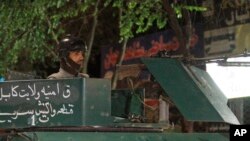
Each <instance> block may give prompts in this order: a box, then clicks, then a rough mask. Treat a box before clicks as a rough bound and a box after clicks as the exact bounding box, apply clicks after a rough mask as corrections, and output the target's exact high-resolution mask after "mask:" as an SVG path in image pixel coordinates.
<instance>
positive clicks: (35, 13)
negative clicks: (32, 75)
mask: <svg viewBox="0 0 250 141" xmlns="http://www.w3.org/2000/svg"><path fill="white" fill-rule="evenodd" d="M102 4H103V2H102V3H101V0H85V1H81V0H78V1H72V0H71V1H70V0H53V1H50V0H43V1H40V0H31V1H20V0H13V1H11V2H10V1H7V0H5V1H1V6H0V10H1V13H0V19H1V21H2V22H1V23H0V28H1V31H0V46H1V48H0V60H1V61H0V65H1V68H0V74H2V75H3V74H4V72H6V69H17V70H21V71H31V70H32V69H33V68H32V67H33V66H32V64H33V63H39V62H45V61H46V59H47V58H52V59H49V61H52V62H56V61H57V60H58V58H57V55H56V48H55V47H56V46H57V44H58V40H59V39H60V38H62V37H63V36H65V34H72V35H75V36H78V37H81V38H82V39H84V40H85V41H86V44H87V45H88V49H89V50H88V52H87V54H86V57H87V58H86V61H85V63H84V65H85V67H86V68H85V69H84V70H83V71H85V72H86V71H87V64H88V61H89V57H90V54H91V50H92V46H96V45H95V44H94V43H93V42H94V38H95V37H96V33H97V36H99V34H100V33H101V32H100V29H99V30H96V28H99V27H98V25H97V22H98V20H97V19H98V16H99V15H100V14H102V13H101V12H105V11H104V10H103V9H104V8H105V7H104V5H102ZM99 9H101V11H98V10H99ZM103 19H104V18H103ZM3 21H4V22H3ZM100 27H101V26H100ZM101 28H102V27H101ZM90 29H91V30H90ZM102 30H105V29H103V28H102ZM97 38H98V37H97ZM99 38H100V37H99ZM109 40H110V39H109ZM98 43H99V42H98ZM22 62H25V63H22ZM21 64H25V67H24V66H23V65H21Z"/></svg>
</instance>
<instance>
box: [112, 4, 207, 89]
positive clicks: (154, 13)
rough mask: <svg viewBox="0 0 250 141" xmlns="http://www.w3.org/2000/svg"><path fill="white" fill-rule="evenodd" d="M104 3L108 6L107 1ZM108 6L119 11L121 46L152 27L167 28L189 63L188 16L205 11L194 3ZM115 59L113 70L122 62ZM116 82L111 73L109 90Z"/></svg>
mask: <svg viewBox="0 0 250 141" xmlns="http://www.w3.org/2000/svg"><path fill="white" fill-rule="evenodd" d="M108 2H110V3H111V1H110V0H108ZM112 4H113V7H117V8H119V9H120V11H121V12H120V19H119V23H120V25H119V28H120V39H121V41H124V44H126V42H127V40H128V39H131V38H133V37H134V36H135V35H136V34H140V33H144V32H146V31H147V30H148V29H150V28H151V27H153V26H157V27H158V28H159V29H163V28H165V29H167V28H168V27H170V28H172V29H173V30H174V31H175V33H176V36H177V38H178V40H179V43H180V51H181V53H182V55H183V56H184V57H185V59H189V57H190V56H189V55H190V53H189V49H188V48H189V42H190V36H191V34H192V23H191V17H190V12H197V11H204V10H206V8H204V7H201V6H199V5H198V3H197V2H196V0H194V1H189V3H187V1H186V0H184V1H177V0H174V1H170V0H144V1H138V0H130V1H122V0H116V1H113V3H112ZM167 23H169V24H167ZM182 27H185V28H184V30H185V31H183V28H182ZM185 33H186V34H185ZM123 46H124V45H123ZM123 53H125V49H124V50H122V53H121V54H120V56H124V54H123ZM119 58H120V59H119V61H118V63H117V64H118V65H117V67H119V66H120V65H121V62H122V57H119ZM117 69H119V68H117ZM115 72H117V70H116V71H115ZM116 78H117V74H116V73H115V74H114V75H113V78H112V80H113V81H112V86H113V88H115V86H116Z"/></svg>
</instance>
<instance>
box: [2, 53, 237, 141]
mask: <svg viewBox="0 0 250 141" xmlns="http://www.w3.org/2000/svg"><path fill="white" fill-rule="evenodd" d="M142 62H143V63H144V64H145V66H146V67H147V69H148V70H149V71H150V72H151V74H152V75H153V76H154V78H155V80H156V81H157V82H158V83H159V84H160V86H161V88H162V89H163V90H164V91H165V94H166V96H167V97H169V98H170V99H171V100H172V101H173V102H174V104H175V105H176V107H177V108H178V109H179V111H180V112H181V114H182V115H183V116H184V117H185V119H187V120H188V121H198V122H212V123H225V124H227V125H230V124H239V122H238V120H237V118H236V116H235V115H234V114H233V113H232V111H231V110H230V108H229V107H228V106H227V99H226V97H225V96H224V95H223V94H222V93H221V91H220V90H219V89H218V87H217V86H216V85H215V83H214V82H213V80H212V79H211V78H210V77H209V75H208V74H207V73H206V72H205V71H203V70H201V69H198V68H196V67H193V66H189V65H185V64H183V63H181V62H180V61H178V60H175V59H167V58H147V59H143V60H142ZM144 92H145V91H144V90H143V89H135V90H122V89H121V90H111V84H110V80H109V79H96V78H76V79H59V80H43V79H36V80H17V81H5V82H1V83H0V140H1V141H2V140H6V141H7V140H8V141H9V140H11V141H27V140H29V141H55V140H58V141H117V140H121V141H158V140H159V141H183V140H185V141H215V140H216V141H229V132H228V131H224V132H217V131H215V132H197V131H196V132H192V133H183V132H181V131H180V130H174V129H175V127H173V125H171V123H168V122H154V123H150V122H144V121H145V120H143V119H144V118H145V103H144V102H143V101H145V95H144ZM161 110H162V109H161ZM165 110H168V109H165ZM137 117H138V118H139V119H138V121H137V120H136V118H137Z"/></svg>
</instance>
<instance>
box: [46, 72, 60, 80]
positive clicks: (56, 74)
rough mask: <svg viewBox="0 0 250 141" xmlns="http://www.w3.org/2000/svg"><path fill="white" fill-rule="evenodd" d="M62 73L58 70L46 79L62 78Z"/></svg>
mask: <svg viewBox="0 0 250 141" xmlns="http://www.w3.org/2000/svg"><path fill="white" fill-rule="evenodd" d="M62 77H63V75H62V74H61V73H60V72H57V73H53V74H51V75H49V76H48V77H47V79H59V78H62Z"/></svg>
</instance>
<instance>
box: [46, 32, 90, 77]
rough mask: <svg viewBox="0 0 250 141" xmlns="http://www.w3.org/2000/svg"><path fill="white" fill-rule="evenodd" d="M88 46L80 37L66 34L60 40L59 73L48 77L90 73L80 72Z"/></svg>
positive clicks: (75, 75)
mask: <svg viewBox="0 0 250 141" xmlns="http://www.w3.org/2000/svg"><path fill="white" fill-rule="evenodd" d="M86 51H87V47H86V45H85V43H84V41H82V40H81V39H80V38H78V37H73V36H70V35H68V36H66V37H65V38H63V39H62V40H61V41H60V42H59V46H58V53H59V58H60V68H59V71H58V72H57V73H53V74H51V75H49V76H48V79H59V78H72V77H84V78H88V77H89V75H88V74H84V73H80V70H81V67H82V65H83V61H84V56H85V55H84V54H85V52H86Z"/></svg>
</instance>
